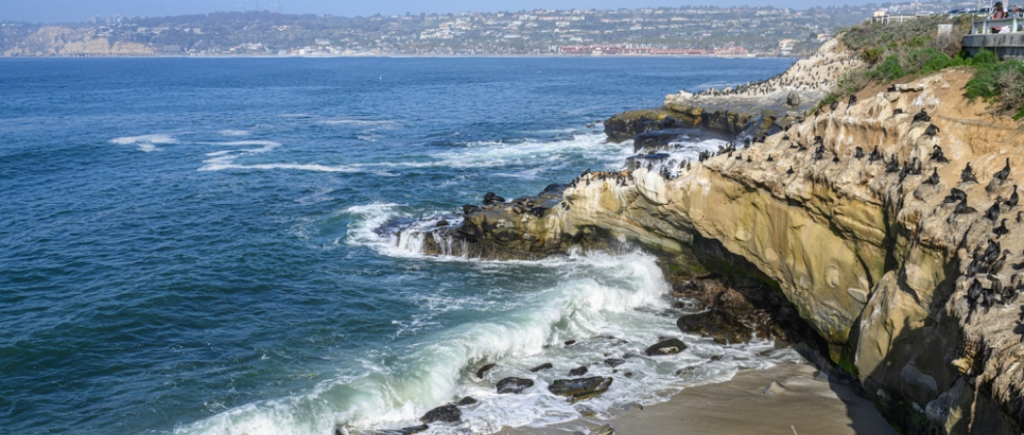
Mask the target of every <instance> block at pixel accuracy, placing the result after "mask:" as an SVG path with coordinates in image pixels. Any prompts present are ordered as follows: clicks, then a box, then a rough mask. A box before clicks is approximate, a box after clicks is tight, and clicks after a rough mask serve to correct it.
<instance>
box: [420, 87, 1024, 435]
mask: <svg viewBox="0 0 1024 435" xmlns="http://www.w3.org/2000/svg"><path fill="white" fill-rule="evenodd" d="M969 77H970V73H969V72H968V71H966V70H957V69H953V70H946V71H944V72H942V73H938V74H934V75H931V76H927V77H924V78H921V79H919V80H915V81H913V82H912V83H906V84H901V85H900V86H894V87H892V88H889V89H866V90H863V91H861V92H860V93H858V94H857V95H856V99H851V100H849V101H844V102H842V103H840V104H838V105H837V107H835V109H834V110H829V109H828V108H826V109H825V110H824V111H823V113H820V114H819V115H817V116H811V117H807V118H806V119H803V120H800V121H799V122H795V123H793V124H792V125H790V126H788V127H787V128H786V129H785V130H784V131H780V132H779V133H777V134H774V135H771V136H768V137H767V138H766V139H765V140H764V141H763V142H761V143H754V144H752V145H751V146H750V147H749V148H740V149H737V150H735V151H732V152H727V153H722V154H721V155H718V156H715V157H711V158H710V159H708V160H706V161H704V162H702V163H697V164H692V163H691V164H688V165H687V164H684V165H681V166H680V167H677V168H675V170H674V171H673V172H671V173H666V172H656V171H649V170H647V169H643V168H640V169H637V170H634V171H622V172H612V173H596V174H584V175H582V176H581V177H580V178H578V179H576V180H573V182H572V183H571V184H570V185H569V186H567V187H564V191H563V192H562V195H560V196H559V195H557V193H558V191H560V190H562V188H563V186H552V187H551V188H550V189H549V192H547V196H545V197H543V198H541V197H536V198H521V199H519V200H518V201H515V203H514V204H508V203H494V204H492V205H490V206H485V207H484V208H483V209H482V210H467V217H466V219H465V222H464V223H463V224H462V225H461V226H460V227H458V228H457V229H455V230H451V231H445V230H440V231H438V232H436V233H435V234H434V235H433V236H432V237H429V238H428V239H429V240H428V243H427V249H428V250H430V251H433V252H442V251H444V252H447V253H457V254H471V255H480V256H493V257H498V258H501V257H505V256H523V255H535V256H539V255H546V254H549V253H553V252H562V251H564V250H566V249H568V248H569V247H571V246H578V245H581V244H582V245H591V246H596V247H600V245H601V244H605V245H607V244H609V243H612V244H614V243H617V242H624V243H625V242H632V243H639V244H642V245H644V246H647V247H650V248H653V249H656V250H658V251H663V252H681V251H683V250H684V249H685V248H686V247H687V246H688V245H689V244H690V243H691V242H692V240H693V239H694V238H695V237H700V238H704V239H711V240H715V241H718V242H719V243H721V245H722V246H723V247H724V248H725V249H726V250H727V251H728V252H729V253H730V254H733V255H738V256H740V257H742V258H743V259H745V260H746V261H749V262H750V263H751V264H753V265H754V266H755V267H756V268H757V269H758V270H759V271H760V272H761V273H763V274H764V275H765V276H767V277H769V278H770V279H771V280H773V281H774V282H775V283H777V284H778V286H779V288H780V289H781V291H782V293H784V294H785V296H786V298H787V299H788V300H789V301H790V302H792V304H793V305H795V307H796V308H797V310H798V311H799V313H800V316H801V317H802V318H803V319H805V320H806V321H807V322H808V323H809V324H810V325H811V326H812V327H813V328H814V329H815V331H816V332H817V333H818V334H819V335H820V336H821V337H823V338H824V339H825V340H827V341H828V343H829V350H830V354H831V355H830V356H831V358H832V360H833V361H834V362H836V363H837V364H839V365H840V366H842V367H844V368H845V369H847V370H848V371H849V372H851V373H852V374H854V375H856V376H857V377H858V378H859V380H860V381H861V383H862V385H863V386H864V388H865V390H866V391H867V392H868V394H869V395H871V397H872V398H873V399H874V401H875V402H876V404H877V405H878V407H879V408H880V409H881V410H882V411H883V412H884V413H885V415H886V416H887V417H888V418H889V419H890V420H891V421H892V422H893V423H894V424H896V425H898V426H899V427H901V428H902V429H903V430H904V431H905V432H907V433H920V434H926V433H927V434H931V433H949V434H954V433H977V434H1011V433H1020V431H1021V430H1022V429H1024V427H1022V422H1024V415H1022V413H1024V399H1022V389H1024V366H1022V362H1021V359H1022V357H1024V344H1022V343H1024V323H1022V321H1021V319H1022V316H1024V311H1022V310H1024V307H1022V306H1021V305H1020V302H1024V299H1021V300H1019V301H1018V300H1016V297H1017V293H1018V291H1022V290H1024V272H1021V271H1020V269H1024V254H1021V252H1022V250H1024V206H1022V205H1018V204H1017V200H1016V196H1015V194H1014V192H1015V189H1016V185H1015V184H1016V183H1017V182H1016V181H1015V180H1016V179H1018V178H1019V177H1020V174H1022V173H1024V155H1022V153H1021V152H1020V151H1019V147H1020V145H1021V143H1022V142H1024V136H1022V134H1021V130H1020V128H1019V126H1018V124H1017V123H1016V122H1015V121H1013V120H1011V119H1009V118H1004V117H997V116H992V115H990V114H987V113H986V106H985V105H984V103H982V102H973V103H972V102H969V101H967V100H966V99H965V98H964V97H963V91H962V89H963V86H964V84H965V83H966V81H967V80H968V79H969ZM936 150H941V154H942V156H941V157H938V156H937V154H936V153H935V152H936ZM944 160H948V162H945V161H944ZM968 163H969V164H970V166H971V167H972V168H973V171H972V175H973V177H974V178H976V180H977V181H972V180H968V181H963V180H962V171H963V170H964V169H965V167H966V166H967V165H968ZM1007 165H1008V168H1009V169H1007V170H1006V171H1008V172H1001V171H1004V168H1006V167H1007ZM967 178H970V177H967ZM960 195H966V199H964V198H963V197H962V196H960ZM947 197H951V198H950V199H947ZM1004 219H1005V220H1004ZM1003 229H1005V230H1008V233H1004V231H1003Z"/></svg>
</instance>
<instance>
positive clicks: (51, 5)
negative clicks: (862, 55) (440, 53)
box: [0, 0, 885, 22]
mask: <svg viewBox="0 0 1024 435" xmlns="http://www.w3.org/2000/svg"><path fill="white" fill-rule="evenodd" d="M883 1H885V0H877V1H875V3H882V2H883ZM280 3H281V10H282V11H283V12H285V13H316V14H333V15H342V16H350V17H351V16H356V15H363V16H367V15H373V14H375V13H378V12H379V13H382V14H385V15H393V14H404V13H406V12H411V13H414V14H418V13H420V12H466V11H474V12H492V11H500V10H512V11H516V10H522V9H535V8H547V9H570V8H581V9H583V8H586V9H590V8H596V9H611V8H620V7H627V8H637V7H647V6H680V5H687V4H695V5H707V4H713V5H718V6H732V5H766V4H770V5H773V6H779V7H783V6H784V7H795V8H801V9H803V8H806V7H808V6H811V5H817V6H841V5H844V4H850V5H853V4H865V3H871V1H870V0H725V1H713V0H487V1H481V0H434V1H431V0H280ZM256 4H257V2H256V1H254V0H0V21H30V22H71V21H86V20H88V19H89V18H91V17H93V16H96V15H99V16H110V15H114V14H121V15H127V16H133V15H147V16H164V15H180V14H194V13H207V12H215V11H232V10H233V11H241V10H242V9H243V8H245V9H250V10H251V9H255V8H256ZM277 6H278V0H263V1H261V2H259V7H260V8H261V9H263V8H266V9H271V10H277Z"/></svg>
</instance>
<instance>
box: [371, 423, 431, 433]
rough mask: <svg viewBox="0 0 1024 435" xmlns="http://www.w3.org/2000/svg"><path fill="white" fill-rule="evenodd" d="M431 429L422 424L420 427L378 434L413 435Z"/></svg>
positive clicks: (384, 431)
mask: <svg viewBox="0 0 1024 435" xmlns="http://www.w3.org/2000/svg"><path fill="white" fill-rule="evenodd" d="M427 429H430V426H427V425H425V424H421V425H419V426H411V427H403V428H401V429H391V430H383V431H380V432H377V433H378V434H380V435H413V434H417V433H420V432H424V431H426V430H427Z"/></svg>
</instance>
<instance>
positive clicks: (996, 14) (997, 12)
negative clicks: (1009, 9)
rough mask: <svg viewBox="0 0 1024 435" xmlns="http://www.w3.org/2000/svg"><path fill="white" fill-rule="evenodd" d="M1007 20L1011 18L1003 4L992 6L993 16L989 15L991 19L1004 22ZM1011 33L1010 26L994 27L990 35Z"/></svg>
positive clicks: (998, 3) (997, 3)
mask: <svg viewBox="0 0 1024 435" xmlns="http://www.w3.org/2000/svg"><path fill="white" fill-rule="evenodd" d="M1006 18H1009V14H1007V13H1006V11H1005V10H1003V2H996V4H995V5H994V6H992V15H989V19H992V20H1002V19H1006ZM1009 31H1010V26H1004V27H993V28H991V29H989V32H990V33H1004V32H1009Z"/></svg>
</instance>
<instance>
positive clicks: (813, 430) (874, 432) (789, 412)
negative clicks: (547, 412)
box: [501, 364, 897, 435]
mask: <svg viewBox="0 0 1024 435" xmlns="http://www.w3.org/2000/svg"><path fill="white" fill-rule="evenodd" d="M815 373H816V370H815V368H814V366H812V365H810V364H786V365H782V366H778V367H775V368H772V369H768V370H759V371H747V372H740V373H739V374H737V375H736V376H735V377H734V378H733V379H732V380H730V381H728V382H723V383H719V384H713V385H704V386H700V387H694V388H689V389H686V390H683V391H682V392H681V393H679V394H677V395H675V396H673V397H672V399H671V400H670V401H668V402H665V403H660V404H657V405H652V406H648V407H646V408H644V409H642V410H641V409H638V408H633V409H631V410H630V411H628V412H626V413H625V414H624V415H622V416H621V417H618V418H615V419H611V420H601V419H597V418H585V419H581V420H578V421H575V422H572V423H566V424H564V425H559V426H558V427H546V428H527V427H523V428H515V429H505V430H503V431H502V432H501V435H568V434H570V433H573V432H576V431H578V432H581V433H583V434H587V433H589V432H590V431H591V430H594V429H596V428H598V427H600V426H602V425H605V424H610V425H611V426H612V427H614V428H615V433H616V434H619V435H640V434H680V435H704V434H708V435H710V434H714V435H733V434H735V435H741V434H742V435H746V434H765V435H794V434H795V435H813V434H828V435H897V432H896V431H895V430H893V429H892V428H891V427H890V426H889V424H888V423H887V422H886V421H885V419H883V418H882V416H881V414H879V413H878V411H876V410H875V408H874V406H873V405H872V404H871V402H870V401H869V400H868V399H867V398H865V397H862V396H860V395H859V394H858V393H857V392H856V390H855V389H854V388H852V387H851V386H850V385H847V384H845V383H842V382H838V381H834V380H829V379H827V377H825V376H824V375H819V376H818V377H815ZM773 382H774V383H775V384H773ZM769 385H772V388H771V389H770V391H769V392H767V393H766V392H765V387H767V386H769Z"/></svg>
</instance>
